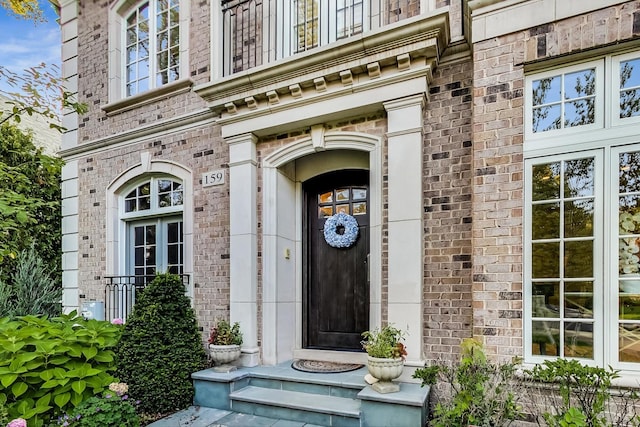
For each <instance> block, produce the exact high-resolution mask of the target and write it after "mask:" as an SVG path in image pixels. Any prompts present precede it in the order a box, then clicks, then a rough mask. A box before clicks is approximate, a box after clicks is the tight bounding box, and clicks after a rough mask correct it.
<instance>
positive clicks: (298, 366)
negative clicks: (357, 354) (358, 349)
mask: <svg viewBox="0 0 640 427" xmlns="http://www.w3.org/2000/svg"><path fill="white" fill-rule="evenodd" d="M363 366H364V365H359V364H356V363H338V362H322V361H319V360H306V359H299V360H294V361H293V363H292V364H291V367H292V368H293V369H295V370H297V371H302V372H313V373H317V374H336V373H339V372H350V371H355V370H356V369H360V368H362V367H363Z"/></svg>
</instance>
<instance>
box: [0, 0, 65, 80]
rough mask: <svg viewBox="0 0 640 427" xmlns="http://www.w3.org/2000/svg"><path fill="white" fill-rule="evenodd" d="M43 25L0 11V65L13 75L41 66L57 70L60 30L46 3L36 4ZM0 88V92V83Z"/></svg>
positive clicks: (54, 14)
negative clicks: (47, 65)
mask: <svg viewBox="0 0 640 427" xmlns="http://www.w3.org/2000/svg"><path fill="white" fill-rule="evenodd" d="M40 5H41V8H42V10H43V11H44V13H45V17H46V19H47V22H42V23H37V24H35V23H34V22H32V21H27V20H24V19H18V18H15V17H13V16H11V15H9V13H8V12H6V11H5V10H4V9H2V8H0V65H2V66H4V67H6V68H8V69H10V70H11V71H14V72H20V71H22V70H24V69H25V68H29V67H32V66H34V65H38V64H40V63H41V62H45V63H47V64H57V65H58V66H60V27H59V25H58V23H57V22H56V19H57V16H56V13H55V12H54V10H53V9H52V7H51V5H50V4H49V2H48V1H41V2H40ZM0 88H4V85H3V84H2V82H0Z"/></svg>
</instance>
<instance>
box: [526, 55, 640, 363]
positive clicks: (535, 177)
mask: <svg viewBox="0 0 640 427" xmlns="http://www.w3.org/2000/svg"><path fill="white" fill-rule="evenodd" d="M605 75H609V76H611V78H610V79H608V80H607V79H604V76H605ZM526 87H527V94H526V95H527V98H526V99H527V107H526V108H527V117H528V122H527V123H525V126H526V127H527V135H528V136H529V139H527V140H526V141H525V158H526V160H525V177H526V178H525V195H526V200H525V201H526V204H525V206H526V211H525V246H524V253H525V269H524V273H525V274H524V280H525V283H524V290H525V295H526V296H525V308H526V312H525V350H526V358H527V360H529V361H531V362H540V361H542V360H544V359H546V358H551V357H571V358H579V359H581V360H583V361H586V362H590V363H594V364H598V365H600V366H607V365H611V366H613V367H615V368H617V369H628V370H639V369H640V365H638V363H637V362H640V138H639V137H638V136H637V135H639V134H640V119H638V117H640V54H639V53H637V52H636V53H627V54H624V55H619V56H611V57H605V58H602V59H601V60H599V61H592V62H590V63H588V64H578V65H574V66H569V67H566V68H564V69H562V70H552V71H548V72H544V73H540V74H537V75H533V76H529V77H528V78H527V84H526ZM606 100H609V101H606Z"/></svg>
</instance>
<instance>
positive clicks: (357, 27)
mask: <svg viewBox="0 0 640 427" xmlns="http://www.w3.org/2000/svg"><path fill="white" fill-rule="evenodd" d="M362 1H363V0H338V2H337V7H336V20H337V25H336V31H337V34H336V37H337V38H338V39H342V38H345V37H350V36H352V35H354V34H360V33H361V32H362V28H363V26H362V19H363V16H364V15H363V10H364V8H363V4H362Z"/></svg>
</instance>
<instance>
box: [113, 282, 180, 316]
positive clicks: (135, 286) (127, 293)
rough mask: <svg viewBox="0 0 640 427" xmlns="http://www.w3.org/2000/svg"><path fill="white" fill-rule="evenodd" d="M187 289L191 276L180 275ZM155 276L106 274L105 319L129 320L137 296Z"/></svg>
mask: <svg viewBox="0 0 640 427" xmlns="http://www.w3.org/2000/svg"><path fill="white" fill-rule="evenodd" d="M180 277H181V278H182V283H183V284H184V285H185V289H186V288H187V286H188V285H189V276H188V275H186V274H184V275H181V276H180ZM154 278H155V275H149V276H105V279H106V280H107V284H106V285H105V288H104V305H105V320H108V321H112V320H113V319H118V318H119V319H122V320H123V321H126V320H127V317H128V316H129V315H130V314H131V311H132V310H133V305H134V304H135V302H136V296H138V297H139V296H140V294H141V292H143V291H144V288H145V287H146V286H147V285H148V284H149V283H150V282H151V281H152V280H153V279H154Z"/></svg>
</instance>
